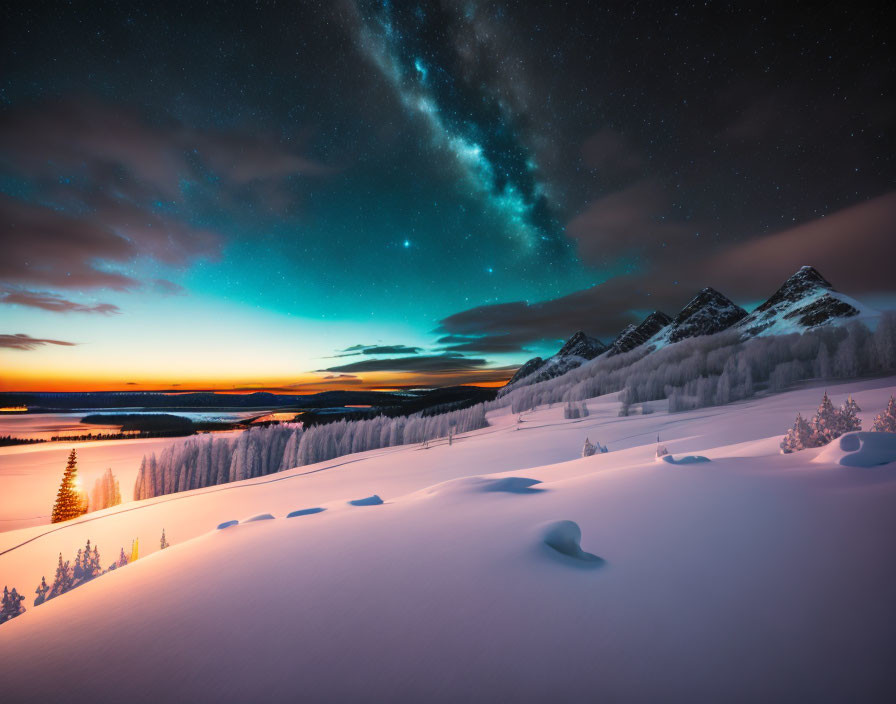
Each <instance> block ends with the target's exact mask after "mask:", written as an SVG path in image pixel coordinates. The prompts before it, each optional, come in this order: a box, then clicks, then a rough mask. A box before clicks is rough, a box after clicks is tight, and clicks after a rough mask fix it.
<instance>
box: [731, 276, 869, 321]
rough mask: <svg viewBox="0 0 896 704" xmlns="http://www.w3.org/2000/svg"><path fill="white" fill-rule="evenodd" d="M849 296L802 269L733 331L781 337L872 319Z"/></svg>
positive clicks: (821, 277)
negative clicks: (836, 323)
mask: <svg viewBox="0 0 896 704" xmlns="http://www.w3.org/2000/svg"><path fill="white" fill-rule="evenodd" d="M873 315H875V311H871V310H870V309H866V308H865V307H864V306H862V304H860V303H859V302H858V301H855V300H854V299H852V298H850V297H849V296H845V295H844V294H842V293H840V292H839V291H837V290H835V289H834V287H833V286H832V285H831V283H830V282H829V281H828V280H827V279H825V278H824V277H823V276H822V275H821V273H819V271H818V270H817V269H815V268H814V267H811V266H804V267H801V268H800V269H799V271H797V272H796V273H795V274H793V275H792V276H791V277H790V278H788V279H787V280H786V281H785V282H784V283H783V284H782V285H781V287H780V288H779V289H778V290H777V291H775V293H773V294H772V296H771V297H770V298H769V299H768V300H767V301H765V302H764V303H763V304H762V305H760V306H758V307H757V308H756V310H754V311H753V312H752V313H750V314H749V315H748V316H747V317H745V318H744V319H743V320H741V321H740V322H738V324H737V327H738V329H741V330H743V331H744V334H745V335H747V336H751V337H752V336H755V335H784V334H787V333H792V332H802V331H803V330H806V329H808V328H814V327H818V326H819V325H825V324H828V323H831V322H833V321H835V320H837V319H848V318H855V317H857V316H861V317H873Z"/></svg>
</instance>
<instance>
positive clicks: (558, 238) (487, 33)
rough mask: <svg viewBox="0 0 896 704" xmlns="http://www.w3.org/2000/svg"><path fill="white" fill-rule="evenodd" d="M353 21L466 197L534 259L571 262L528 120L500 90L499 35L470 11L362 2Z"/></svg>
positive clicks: (367, 49)
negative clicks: (526, 129) (526, 130)
mask: <svg viewBox="0 0 896 704" xmlns="http://www.w3.org/2000/svg"><path fill="white" fill-rule="evenodd" d="M359 16H360V26H359V29H358V32H359V37H360V40H361V46H362V47H363V49H364V51H365V52H366V54H367V55H368V57H369V58H370V59H371V60H372V61H373V62H374V64H375V65H376V66H377V67H378V69H379V70H380V71H381V72H382V75H383V76H384V77H385V78H386V79H387V80H388V81H389V83H390V84H391V85H392V87H393V88H394V90H395V92H396V94H397V95H398V97H399V99H400V101H401V103H402V105H403V106H404V107H405V108H406V109H407V110H408V111H409V112H411V113H412V114H414V115H416V116H418V117H419V119H420V120H421V121H422V122H423V123H424V124H425V126H426V128H427V130H428V132H429V135H430V138H431V139H432V140H433V141H434V142H435V143H436V144H437V145H438V146H439V147H441V148H442V149H443V150H444V151H445V152H446V153H447V154H449V155H450V156H451V158H452V159H453V161H454V164H455V166H456V167H457V170H458V175H459V176H460V177H461V178H462V179H463V182H464V183H465V184H466V185H467V186H468V188H469V189H470V191H471V193H472V194H473V195H474V196H475V197H476V198H477V200H479V202H481V203H482V205H483V206H484V207H487V208H490V209H492V210H493V211H495V212H496V213H498V214H499V215H500V217H501V220H502V221H503V223H504V224H505V226H506V230H507V233H508V234H509V235H511V236H512V237H513V239H514V244H515V245H516V246H519V247H522V249H523V251H524V252H529V253H531V254H545V253H550V255H551V256H550V257H548V259H547V261H555V260H554V259H552V258H551V257H557V258H561V259H562V257H564V256H567V255H569V254H570V246H569V243H568V242H567V240H566V239H565V237H564V233H563V227H562V225H561V223H560V222H559V221H558V219H557V217H556V216H555V214H554V212H553V210H552V207H551V205H550V202H549V199H548V196H547V194H546V187H545V184H544V183H542V182H541V181H539V174H538V165H537V163H536V161H535V157H534V154H533V152H532V150H531V149H530V148H529V147H528V146H527V143H526V141H527V140H526V135H524V134H523V131H522V129H521V128H520V124H519V123H520V122H521V121H523V119H524V117H525V115H524V114H522V112H521V110H520V108H521V106H519V105H514V104H513V102H512V100H511V98H512V94H511V92H510V91H509V90H508V87H507V85H506V82H505V81H506V80H507V76H506V75H505V73H504V72H503V70H502V64H503V63H504V62H506V61H507V60H508V58H509V57H507V56H505V55H501V50H500V49H499V48H498V47H496V46H495V42H496V38H495V34H496V33H498V32H500V31H501V30H500V28H499V27H497V26H495V25H494V24H492V23H490V22H489V20H488V19H487V18H485V17H484V16H483V15H481V14H480V13H479V12H478V11H477V9H476V8H475V6H473V5H472V4H471V5H468V6H466V7H465V8H464V10H463V11H452V10H449V9H446V8H444V7H441V6H432V7H429V8H427V9H425V10H424V9H423V8H421V7H420V6H414V5H410V4H406V3H396V4H392V3H390V2H379V3H364V4H363V5H362V6H361V7H360V8H359ZM489 69H491V70H489ZM517 78H519V76H517ZM517 88H519V86H517Z"/></svg>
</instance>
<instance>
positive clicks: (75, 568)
mask: <svg viewBox="0 0 896 704" xmlns="http://www.w3.org/2000/svg"><path fill="white" fill-rule="evenodd" d="M81 552H82V551H81V548H78V554H77V555H75V564H74V565H72V583H73V584H80V583H81V582H83V581H84V558H83V557H82V555H81Z"/></svg>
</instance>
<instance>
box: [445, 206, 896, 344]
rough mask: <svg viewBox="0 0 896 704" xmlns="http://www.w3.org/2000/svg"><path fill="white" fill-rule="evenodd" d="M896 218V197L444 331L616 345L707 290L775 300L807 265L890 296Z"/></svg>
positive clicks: (459, 321)
mask: <svg viewBox="0 0 896 704" xmlns="http://www.w3.org/2000/svg"><path fill="white" fill-rule="evenodd" d="M894 222H896V192H892V193H888V194H886V195H884V196H880V197H879V198H874V199H872V200H869V201H867V202H865V203H862V204H861V205H856V206H853V207H851V208H846V209H844V210H841V211H839V212H837V213H834V214H833V215H830V216H828V217H824V218H818V219H816V220H813V221H811V222H808V223H805V224H802V225H798V226H796V227H793V228H789V229H786V230H782V231H780V232H778V233H775V234H771V235H765V236H761V237H755V238H752V239H748V240H747V241H745V242H743V243H742V244H738V245H733V246H728V247H720V246H716V245H713V246H710V247H708V248H706V249H700V248H699V247H697V246H692V247H688V246H687V245H686V244H679V245H678V246H676V247H669V248H667V250H668V251H666V252H664V253H661V254H660V255H658V256H657V257H655V259H654V263H653V264H652V265H649V266H645V267H644V268H643V269H641V270H639V271H635V272H633V273H631V274H626V275H622V276H617V277H614V278H611V279H610V280H608V281H606V282H604V283H602V284H599V285H596V286H592V287H590V288H587V289H584V290H581V291H576V292H575V293H572V294H570V295H567V296H563V297H560V298H555V299H552V300H548V301H541V302H537V303H528V302H523V301H516V302H512V303H501V304H496V305H486V306H478V307H476V308H471V309H469V310H465V311H462V312H460V313H455V314H454V315H451V316H448V317H447V318H444V319H443V320H441V321H440V323H439V327H438V328H437V331H438V332H440V333H443V334H445V335H446V336H451V337H448V338H447V339H451V340H459V339H461V337H462V336H477V338H478V341H479V344H482V345H487V344H489V343H495V344H502V343H504V342H506V341H517V342H519V344H520V345H524V344H526V343H532V342H537V341H540V340H547V339H565V338H567V337H569V335H571V334H572V333H573V332H575V331H576V330H585V331H586V332H588V333H589V334H592V335H597V336H598V337H601V338H603V339H605V340H607V339H610V338H612V337H614V336H615V335H616V334H618V332H619V331H620V330H621V329H622V328H623V327H624V326H625V325H627V324H628V323H630V322H635V321H637V320H639V319H640V318H641V317H642V316H643V315H644V314H646V313H647V312H650V311H652V310H655V309H659V310H662V311H664V312H666V313H668V314H672V315H674V314H675V313H676V312H678V310H679V309H680V308H681V307H682V306H684V305H685V304H686V303H687V302H688V301H689V300H690V299H691V297H693V296H694V295H695V294H696V293H697V291H699V290H700V289H701V288H703V287H704V286H712V287H714V288H716V289H718V290H719V291H721V292H722V293H724V294H725V295H727V296H728V297H729V298H732V299H734V300H735V301H738V302H741V303H749V302H751V301H757V300H761V299H765V298H767V297H768V296H770V295H771V294H772V293H773V292H774V291H775V290H776V289H777V287H778V286H780V284H781V283H783V281H784V279H786V278H787V277H788V276H790V275H791V274H793V273H794V272H795V271H796V270H797V269H799V267H801V266H803V265H811V266H815V267H816V268H818V269H819V270H820V271H821V272H822V274H824V276H826V277H827V278H828V279H829V280H830V281H831V282H832V283H833V284H834V286H835V287H836V288H838V289H839V290H841V291H843V292H844V293H847V294H850V295H859V296H860V295H862V294H875V293H884V292H890V291H892V288H893V262H894V261H896V237H894V235H893V223H894ZM845 242H848V244H844V243H845ZM443 339H446V338H443Z"/></svg>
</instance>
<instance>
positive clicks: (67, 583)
mask: <svg viewBox="0 0 896 704" xmlns="http://www.w3.org/2000/svg"><path fill="white" fill-rule="evenodd" d="M74 581H75V580H74V575H73V570H72V566H71V564H69V561H68V560H66V561H65V562H63V561H62V553H59V564H58V565H57V566H56V577H55V578H54V579H53V586H52V587H51V588H50V594H49V595H48V596H47V600H50V599H54V598H56V597H57V596H59V595H60V594H65V593H66V592H67V591H68V590H69V589H71V588H72V587H73V586H74Z"/></svg>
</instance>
